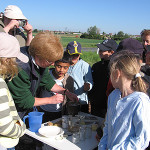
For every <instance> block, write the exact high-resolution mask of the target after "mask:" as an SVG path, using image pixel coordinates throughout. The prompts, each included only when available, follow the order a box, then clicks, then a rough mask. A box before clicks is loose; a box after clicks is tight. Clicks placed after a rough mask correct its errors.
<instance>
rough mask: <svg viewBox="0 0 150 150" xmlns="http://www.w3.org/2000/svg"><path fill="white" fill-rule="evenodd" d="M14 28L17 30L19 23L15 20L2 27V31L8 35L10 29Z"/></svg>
mask: <svg viewBox="0 0 150 150" xmlns="http://www.w3.org/2000/svg"><path fill="white" fill-rule="evenodd" d="M14 27H16V28H18V27H19V22H18V21H17V20H15V19H12V20H11V21H10V22H9V24H8V25H6V26H5V27H4V31H5V32H6V33H8V32H9V31H10V30H11V29H13V28H14Z"/></svg>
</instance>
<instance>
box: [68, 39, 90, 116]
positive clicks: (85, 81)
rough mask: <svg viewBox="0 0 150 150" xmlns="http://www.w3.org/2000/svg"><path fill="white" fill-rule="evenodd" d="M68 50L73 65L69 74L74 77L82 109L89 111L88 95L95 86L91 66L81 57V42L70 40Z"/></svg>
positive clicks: (76, 92)
mask: <svg viewBox="0 0 150 150" xmlns="http://www.w3.org/2000/svg"><path fill="white" fill-rule="evenodd" d="M66 51H67V52H68V53H69V54H70V56H71V58H72V62H73V65H72V66H70V67H69V70H68V74H69V75H70V76H72V78H73V79H74V88H75V94H76V95H77V96H78V98H79V102H80V104H81V111H82V112H86V113H88V112H89V111H88V96H87V92H88V91H90V90H91V88H92V86H93V80H92V74H91V67H90V65H89V64H88V63H87V62H85V61H84V60H82V59H81V58H80V55H81V54H82V53H81V44H80V43H79V42H76V41H73V42H70V43H69V44H68V45H67V47H66Z"/></svg>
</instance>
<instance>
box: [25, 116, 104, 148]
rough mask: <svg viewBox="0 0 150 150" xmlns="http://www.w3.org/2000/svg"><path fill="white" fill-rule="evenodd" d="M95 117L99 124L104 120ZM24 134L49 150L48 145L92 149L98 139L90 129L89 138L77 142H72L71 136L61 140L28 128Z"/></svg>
mask: <svg viewBox="0 0 150 150" xmlns="http://www.w3.org/2000/svg"><path fill="white" fill-rule="evenodd" d="M84 114H85V113H84ZM85 115H90V114H85ZM90 116H91V115H90ZM97 118H98V120H99V123H100V124H101V123H102V122H103V120H104V119H103V118H100V117H97ZM55 121H56V120H55ZM26 134H27V135H29V136H31V137H33V138H35V139H37V140H39V141H41V142H43V143H45V144H47V145H44V147H45V149H47V150H49V149H50V147H53V148H55V149H58V150H93V149H94V148H96V147H97V145H98V141H97V140H96V138H95V135H96V131H92V136H91V138H89V139H85V140H84V141H80V142H78V143H77V144H74V143H72V142H71V141H72V136H68V137H67V138H66V139H65V138H64V139H62V140H56V138H47V137H43V136H41V135H40V134H39V133H35V132H31V131H30V130H28V129H26ZM49 146H50V147H49Z"/></svg>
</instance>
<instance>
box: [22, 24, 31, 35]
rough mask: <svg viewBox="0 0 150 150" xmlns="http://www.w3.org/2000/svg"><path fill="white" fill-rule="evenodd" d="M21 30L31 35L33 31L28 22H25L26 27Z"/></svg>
mask: <svg viewBox="0 0 150 150" xmlns="http://www.w3.org/2000/svg"><path fill="white" fill-rule="evenodd" d="M23 29H24V30H25V31H26V32H27V34H30V33H32V30H33V28H32V26H31V25H30V24H29V23H28V22H26V25H25V26H24V27H23Z"/></svg>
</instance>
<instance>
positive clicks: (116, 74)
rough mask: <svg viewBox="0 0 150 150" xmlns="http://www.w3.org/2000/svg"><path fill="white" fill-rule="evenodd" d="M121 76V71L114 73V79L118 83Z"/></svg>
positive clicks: (117, 70)
mask: <svg viewBox="0 0 150 150" xmlns="http://www.w3.org/2000/svg"><path fill="white" fill-rule="evenodd" d="M120 75H121V72H120V70H119V69H116V70H115V71H114V72H113V77H114V79H115V80H116V81H117V80H118V79H119V77H120Z"/></svg>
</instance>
